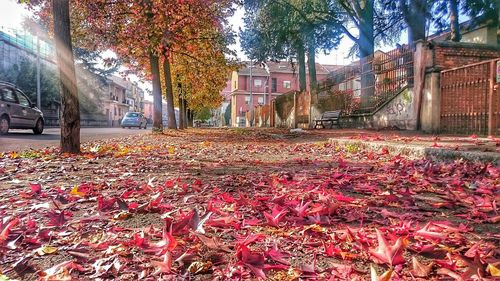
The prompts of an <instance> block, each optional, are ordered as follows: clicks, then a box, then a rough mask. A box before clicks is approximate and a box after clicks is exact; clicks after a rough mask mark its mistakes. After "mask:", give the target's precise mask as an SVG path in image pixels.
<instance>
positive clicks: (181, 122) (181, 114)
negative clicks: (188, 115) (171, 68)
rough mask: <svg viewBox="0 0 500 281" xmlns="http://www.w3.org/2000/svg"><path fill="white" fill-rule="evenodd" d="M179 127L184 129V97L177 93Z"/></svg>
mask: <svg viewBox="0 0 500 281" xmlns="http://www.w3.org/2000/svg"><path fill="white" fill-rule="evenodd" d="M178 103H179V129H184V126H185V125H184V123H185V122H186V120H185V115H184V99H183V98H182V94H181V93H179V99H178Z"/></svg>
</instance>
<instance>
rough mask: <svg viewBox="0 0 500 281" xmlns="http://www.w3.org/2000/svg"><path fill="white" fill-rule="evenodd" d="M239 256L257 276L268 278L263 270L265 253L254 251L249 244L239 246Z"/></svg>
mask: <svg viewBox="0 0 500 281" xmlns="http://www.w3.org/2000/svg"><path fill="white" fill-rule="evenodd" d="M237 257H238V259H239V260H240V261H241V262H242V263H243V264H244V265H245V266H247V267H248V268H249V269H250V270H251V271H252V272H253V273H254V274H255V276H257V277H260V278H262V279H266V274H265V273H264V271H263V269H264V261H265V258H264V255H262V254H261V253H257V252H252V251H250V249H248V247H247V246H245V245H241V246H239V247H238V252H237Z"/></svg>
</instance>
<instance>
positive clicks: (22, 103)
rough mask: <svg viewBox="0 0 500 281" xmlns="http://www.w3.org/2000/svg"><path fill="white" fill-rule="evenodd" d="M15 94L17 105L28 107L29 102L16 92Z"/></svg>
mask: <svg viewBox="0 0 500 281" xmlns="http://www.w3.org/2000/svg"><path fill="white" fill-rule="evenodd" d="M16 93H17V99H18V100H19V104H20V105H22V106H26V107H29V106H30V101H29V100H28V98H27V97H25V96H24V95H23V94H21V93H20V92H16Z"/></svg>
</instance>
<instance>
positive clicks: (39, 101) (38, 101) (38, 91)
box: [36, 32, 42, 110]
mask: <svg viewBox="0 0 500 281" xmlns="http://www.w3.org/2000/svg"><path fill="white" fill-rule="evenodd" d="M36 106H37V107H38V109H40V110H42V91H41V89H40V36H39V34H38V32H37V34H36Z"/></svg>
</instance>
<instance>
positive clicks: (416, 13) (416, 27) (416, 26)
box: [404, 0, 427, 46]
mask: <svg viewBox="0 0 500 281" xmlns="http://www.w3.org/2000/svg"><path fill="white" fill-rule="evenodd" d="M404 18H405V21H406V24H407V25H408V45H409V46H413V45H414V44H415V42H417V41H418V40H425V29H426V19H427V1H426V0H411V1H410V6H409V8H408V9H406V15H404Z"/></svg>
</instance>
